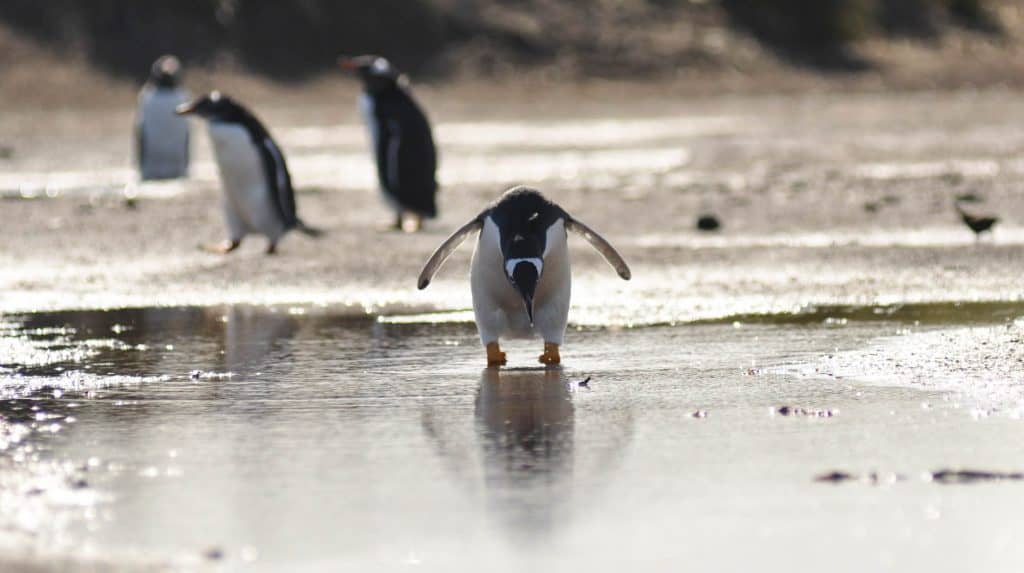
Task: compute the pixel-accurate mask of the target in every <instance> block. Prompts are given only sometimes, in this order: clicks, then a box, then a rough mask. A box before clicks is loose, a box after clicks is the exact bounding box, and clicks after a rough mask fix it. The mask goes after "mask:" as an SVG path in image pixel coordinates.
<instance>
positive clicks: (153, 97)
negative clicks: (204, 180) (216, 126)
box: [135, 55, 189, 180]
mask: <svg viewBox="0 0 1024 573" xmlns="http://www.w3.org/2000/svg"><path fill="white" fill-rule="evenodd" d="M180 83H181V63H180V62H179V61H178V58H176V57H174V56H170V55H168V56H161V57H160V58H159V59H158V60H157V61H156V62H154V63H153V67H152V69H151V70H150V74H149V79H148V80H147V81H146V83H145V85H143V86H142V89H141V90H140V91H139V97H138V112H137V113H136V116H135V157H136V162H137V164H138V167H139V175H140V177H141V178H142V179H143V180H151V179H176V178H179V177H185V176H186V175H187V174H188V155H189V149H188V143H189V128H188V120H187V119H185V118H183V117H178V116H177V115H175V114H174V110H175V109H176V108H177V107H178V106H179V105H181V104H183V103H185V102H187V101H188V100H189V94H188V92H187V91H185V90H184V89H183V88H182V87H181V86H180Z"/></svg>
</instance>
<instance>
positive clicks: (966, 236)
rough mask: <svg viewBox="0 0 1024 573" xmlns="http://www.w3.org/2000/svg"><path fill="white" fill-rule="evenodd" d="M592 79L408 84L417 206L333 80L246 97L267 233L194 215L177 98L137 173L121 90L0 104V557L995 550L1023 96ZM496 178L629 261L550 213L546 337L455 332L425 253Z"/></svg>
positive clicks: (104, 560) (1020, 241) (445, 289)
mask: <svg viewBox="0 0 1024 573" xmlns="http://www.w3.org/2000/svg"><path fill="white" fill-rule="evenodd" d="M615 97H616V96H614V94H613V95H608V94H605V95H604V96H603V99H602V100H601V101H600V102H598V103H595V102H593V101H587V100H586V98H585V97H582V96H581V98H582V99H581V102H580V105H579V106H575V107H574V106H571V105H567V104H565V103H557V102H540V103H536V104H527V103H525V102H523V101H509V102H507V105H502V106H497V105H494V102H490V103H489V104H488V105H487V106H484V105H482V104H479V103H477V104H474V105H467V106H465V107H460V106H459V105H458V104H457V103H452V102H449V101H444V100H442V99H441V98H439V97H437V94H431V93H430V92H429V91H427V92H426V93H425V94H424V99H425V103H426V105H427V107H428V109H437V110H439V111H438V112H436V114H435V115H434V119H435V121H436V123H437V135H438V141H439V146H440V149H441V164H442V169H441V174H440V178H441V181H442V185H443V190H442V195H441V197H440V205H441V216H440V218H439V219H437V220H435V221H430V222H428V224H427V227H426V230H425V231H424V232H423V233H421V234H418V235H404V234H396V233H385V232H379V231H378V230H377V228H378V227H380V226H381V224H382V223H384V222H386V221H387V220H388V219H389V218H390V216H389V214H388V213H387V211H386V210H385V209H384V208H383V206H382V204H381V201H380V199H379V198H378V197H377V195H376V192H375V191H374V189H373V168H372V164H371V163H370V161H369V159H368V157H367V156H366V151H365V135H364V134H363V131H362V128H361V127H360V126H359V125H358V124H357V123H356V114H355V110H354V106H351V105H349V102H344V103H338V102H333V101H331V102H321V103H320V104H317V105H309V106H305V107H302V108H285V107H275V106H274V105H272V104H270V103H268V104H266V105H265V106H259V107H258V108H257V109H258V111H260V113H261V115H263V116H264V117H265V119H266V120H267V123H268V124H269V125H270V126H271V131H272V132H273V133H274V134H275V135H276V136H277V137H278V139H279V140H280V142H281V144H282V148H283V149H284V151H285V153H286V155H287V157H288V160H289V165H290V167H291V171H292V174H293V178H294V179H295V181H296V184H297V186H298V204H299V212H300V214H301V215H302V217H303V218H304V219H305V220H306V221H307V222H308V223H309V224H311V225H314V226H316V227H319V228H322V229H324V230H325V231H326V234H325V236H324V237H322V238H321V239H319V240H312V239H308V238H306V237H301V236H289V237H288V238H286V239H285V240H284V241H283V242H282V244H281V245H280V249H279V254H278V255H277V256H273V257H267V256H264V255H263V254H262V250H263V246H264V245H263V243H262V240H261V239H259V238H250V239H248V240H247V241H246V242H245V243H244V244H243V245H242V248H241V249H240V251H239V252H237V253H235V254H233V255H231V256H228V257H221V256H214V255H211V254H207V253H203V252H200V251H199V250H198V249H197V248H196V246H197V245H198V244H199V243H202V242H214V241H216V240H218V239H221V238H222V233H223V223H222V221H221V220H220V213H219V211H218V207H217V205H218V201H219V199H218V192H219V191H218V188H217V182H216V174H215V170H214V166H213V164H212V163H211V159H210V156H209V151H208V148H207V145H206V141H205V135H204V134H202V132H199V134H198V135H197V137H195V138H194V139H195V141H196V147H195V152H196V154H195V161H194V164H193V170H192V177H191V178H190V179H187V180H183V181H175V182H165V183H156V184H154V183H141V184H140V183H138V182H137V181H135V176H134V175H133V173H132V170H131V168H130V162H129V157H130V138H129V137H127V134H129V133H130V131H129V128H130V125H131V116H130V113H126V112H124V111H112V110H103V109H97V110H92V111H90V112H88V113H84V112H78V113H76V112H74V111H71V110H64V111H59V110H53V111H51V112H48V113H46V114H43V113H33V112H30V111H26V112H24V113H21V114H6V115H5V116H4V117H2V118H0V137H2V138H3V140H2V141H0V145H2V146H3V147H4V148H5V149H6V148H10V149H11V150H12V151H11V153H10V154H4V155H3V156H2V157H0V243H2V247H0V546H2V547H3V551H2V552H0V569H3V570H15V571H20V570H28V571H35V570H42V571H49V570H66V569H68V568H92V569H93V570H100V571H106V570H110V571H135V570H142V571H151V570H172V571H177V570H205V569H212V570H229V571H235V570H239V571H280V570H301V571H320V570H323V571H337V570H351V571H365V570H402V569H408V568H413V567H415V568H419V569H423V570H430V571H451V570H465V569H469V568H471V567H472V568H473V569H479V568H480V567H481V566H483V567H485V568H486V569H488V570H495V571H519V570H523V569H528V568H539V569H543V570H551V569H554V568H556V567H557V568H563V569H569V570H593V571H609V570H619V569H621V568H623V567H625V566H629V567H633V568H637V569H640V570H647V571H661V570H666V569H672V568H678V564H682V563H701V564H708V565H709V566H711V568H713V569H716V570H741V569H742V570H749V569H751V568H754V567H756V568H758V569H762V570H767V571H775V570H790V569H792V567H793V563H794V556H798V558H799V563H818V564H827V565H828V566H829V567H830V568H833V569H838V570H841V571H864V570H904V569H915V570H916V569H923V568H928V569H929V570H933V571H954V570H965V569H978V570H987V571H1015V570H1018V569H1019V567H1017V565H1018V564H1020V563H1021V562H1022V561H1024V552H1022V550H1021V549H1020V548H1021V547H1022V545H1021V544H1020V543H1019V541H1020V539H1019V535H1018V533H1017V532H1018V530H1019V529H1020V527H1019V525H1020V518H1019V515H1021V510H1022V509H1024V507H1022V502H1021V500H1022V499H1024V496H1022V495H1021V493H1022V491H1024V490H1022V488H1024V484H1022V483H1021V481H1020V480H1019V479H1017V478H1016V477H1013V476H1019V474H1020V472H1022V471H1024V457H1022V455H1021V449H1020V446H1019V444H1021V443H1022V440H1021V438H1022V433H1024V421H1022V419H1021V418H1022V415H1024V375H1022V374H1021V372H1022V364H1024V351H1022V350H1020V348H1021V344H1020V343H1021V340H1022V339H1024V321H1022V320H1021V317H1022V316H1024V300H1022V299H1021V287H1020V275H1021V273H1020V268H1021V266H1020V253H1021V249H1022V246H1024V231H1022V229H1024V227H1022V226H1021V225H1020V221H1022V220H1024V199H1022V196H1021V195H1020V193H1019V190H1020V186H1021V185H1022V184H1024V163H1022V160H1021V157H1024V131H1022V130H1021V128H1019V127H1018V126H1021V125H1024V111H1022V108H1021V107H1020V106H1019V105H1017V102H1018V101H1019V97H1018V95H1017V94H1015V93H1013V92H1009V91H1000V90H991V91H981V92H960V93H941V94H940V93H917V94H900V95H898V96H887V95H880V94H811V95H806V96H799V97H797V96H787V97H783V96H763V97H758V96H730V97H723V98H716V99H710V98H708V99H701V98H692V99H688V100H678V101H677V100H669V99H665V98H662V99H656V98H654V97H653V96H651V95H649V94H647V95H644V96H643V97H640V96H638V97H636V98H627V99H628V101H627V99H623V100H622V101H618V102H615V101H614V99H615ZM627 103H628V105H627ZM499 107H500V108H501V109H504V110H506V112H505V113H504V114H489V113H486V110H487V109H492V108H493V109H497V108H499ZM481 110H484V111H481ZM508 110H511V111H508ZM624 110H626V111H624ZM524 118H527V119H525V120H524ZM514 183H529V184H531V185H534V186H536V187H538V188H540V189H541V190H543V191H545V192H546V193H547V194H548V195H549V196H551V197H552V198H553V199H555V200H556V201H558V202H559V203H560V204H561V205H562V206H564V207H565V208H566V209H567V210H568V211H569V212H571V213H573V214H574V215H575V216H576V217H578V218H579V219H581V220H583V221H584V222H586V223H587V224H588V225H590V226H592V227H594V228H596V229H598V230H599V231H600V232H601V233H602V234H603V235H604V236H605V237H607V238H608V239H609V240H610V241H611V242H612V243H613V244H614V245H615V246H616V247H617V248H618V249H619V250H620V251H621V252H622V254H623V255H624V257H625V258H626V260H627V261H628V262H629V263H630V265H631V267H632V270H633V277H634V278H633V280H631V281H629V282H624V281H621V280H619V279H618V278H617V277H616V276H615V274H614V272H613V271H612V270H611V269H610V268H608V267H607V265H606V264H605V263H604V262H603V261H602V260H601V258H600V256H599V255H597V254H596V253H593V252H592V251H590V249H589V248H588V247H587V246H586V245H585V243H583V242H582V241H575V240H571V250H572V256H573V265H574V284H573V307H572V310H571V312H570V327H569V332H568V333H567V335H566V343H565V345H564V347H563V348H562V356H563V361H564V364H563V367H562V368H559V369H543V368H541V367H540V365H539V364H537V361H536V359H537V355H538V354H540V352H541V350H542V348H541V346H540V343H539V342H537V341H533V342H530V341H510V342H509V343H508V345H507V348H505V350H506V351H507V352H508V356H509V367H508V368H504V369H501V370H493V369H485V368H483V365H484V362H485V360H484V354H483V350H482V349H481V348H480V346H479V342H478V340H477V337H476V333H475V329H474V326H473V324H472V313H471V312H470V311H469V308H470V298H469V289H468V285H467V280H466V278H467V274H468V261H469V257H470V253H471V250H472V249H471V247H470V246H469V245H466V246H464V247H462V249H460V250H459V251H458V252H457V253H456V254H455V255H454V256H453V257H452V259H451V260H449V261H448V263H447V264H446V265H445V267H444V268H443V269H442V270H441V271H440V273H439V274H438V275H437V277H436V279H435V281H434V282H433V283H432V284H431V285H430V287H429V288H428V289H426V290H424V291H417V290H416V288H415V277H416V276H417V274H418V272H419V270H420V266H421V265H422V264H423V262H424V261H425V260H426V258H427V257H428V256H429V254H430V252H431V251H432V250H433V249H434V248H435V247H436V246H437V245H438V244H439V243H440V242H441V241H442V240H443V239H444V238H445V237H446V236H447V234H448V233H449V232H450V231H451V230H452V229H454V228H457V227H458V226H459V225H461V224H462V223H463V222H465V221H466V220H468V219H469V218H471V217H473V216H474V215H476V214H477V213H478V212H479V210H480V209H481V208H482V207H483V206H484V205H485V204H486V203H487V202H489V201H491V200H493V199H494V198H495V197H497V195H498V194H499V193H500V192H501V191H502V190H503V189H504V188H505V187H507V186H509V185H511V184H514ZM957 197H970V198H972V199H974V200H973V201H971V202H964V203H963V205H964V208H965V209H967V210H969V211H971V212H972V213H978V214H997V215H998V216H999V217H1000V218H1001V221H1000V223H999V224H998V225H997V226H996V228H995V230H994V233H993V234H992V235H985V236H982V237H981V238H980V240H976V239H975V237H974V236H973V234H972V233H971V232H970V230H969V229H967V228H966V227H964V226H963V225H962V224H961V222H960V220H959V218H958V216H957V214H956V213H955V211H954V209H953V201H954V200H955V199H956V198H957ZM702 215H713V216H714V217H715V218H716V219H717V220H719V221H720V223H721V228H720V229H719V230H717V231H714V232H702V231H699V230H698V229H697V228H696V225H697V220H698V217H700V216H702ZM584 381H586V383H585V384H582V383H583V382H584ZM847 481H848V482H852V483H850V484H848V485H849V486H848V487H847V486H844V487H831V486H830V485H829V482H835V483H840V482H847ZM823 482H824V483H823ZM854 483H858V484H867V485H870V486H872V487H856V486H854ZM737 544H742V551H736V550H735V548H736V546H737Z"/></svg>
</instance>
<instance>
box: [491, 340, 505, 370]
mask: <svg viewBox="0 0 1024 573" xmlns="http://www.w3.org/2000/svg"><path fill="white" fill-rule="evenodd" d="M506 362H508V361H507V360H505V353H504V352H502V351H501V348H500V347H499V346H498V343H497V342H488V343H487V365H488V366H504V365H505V363H506Z"/></svg>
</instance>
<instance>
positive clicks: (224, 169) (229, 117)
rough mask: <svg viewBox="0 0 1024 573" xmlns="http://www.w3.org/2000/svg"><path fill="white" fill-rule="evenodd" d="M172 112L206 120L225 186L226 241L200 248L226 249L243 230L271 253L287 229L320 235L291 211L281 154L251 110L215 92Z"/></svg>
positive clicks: (291, 195)
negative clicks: (258, 238) (261, 238)
mask: <svg viewBox="0 0 1024 573" xmlns="http://www.w3.org/2000/svg"><path fill="white" fill-rule="evenodd" d="M177 112H178V114H179V115H197V116H199V117H202V118H203V119H205V120H207V122H208V128H209V132H210V140H211V141H212V142H213V154H214V156H215V157H216V159H217V167H218V169H219V171H220V180H221V184H222V185H223V187H224V199H223V203H222V206H223V209H224V218H225V220H226V221H227V226H228V239H227V240H226V241H224V242H223V243H220V244H217V245H206V246H204V247H203V248H204V249H206V250H208V251H211V252H216V253H230V252H231V251H233V250H235V249H237V248H238V246H239V245H240V244H241V243H242V239H243V238H244V237H245V236H246V235H247V234H249V233H257V234H261V235H264V236H265V237H267V240H268V241H270V243H269V244H268V246H267V254H274V252H276V250H277V243H278V241H280V240H281V237H282V236H284V234H285V233H287V232H288V231H290V230H292V229H296V230H298V231H300V232H302V233H304V234H306V235H309V236H318V235H319V234H320V231H318V230H316V229H312V228H310V227H307V226H306V225H305V224H304V223H303V222H302V221H301V220H300V219H299V218H298V216H297V215H296V213H295V192H294V191H293V189H292V180H291V177H290V176H289V174H288V166H287V165H286V164H285V161H284V154H282V153H281V148H280V147H278V145H277V143H276V142H275V141H274V139H273V138H272V137H271V136H270V133H269V132H268V131H267V128H265V127H263V124H262V123H260V121H259V120H258V119H256V116H254V115H253V114H252V112H250V111H249V110H248V109H246V108H245V107H244V106H242V104H240V103H238V102H236V101H235V100H233V99H231V98H230V97H228V96H226V95H223V94H221V93H220V92H217V91H214V92H210V93H209V94H207V95H205V96H202V97H200V98H198V99H196V100H194V101H192V102H191V103H187V104H184V105H181V106H179V107H178V110H177Z"/></svg>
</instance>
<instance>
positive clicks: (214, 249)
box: [200, 239, 242, 255]
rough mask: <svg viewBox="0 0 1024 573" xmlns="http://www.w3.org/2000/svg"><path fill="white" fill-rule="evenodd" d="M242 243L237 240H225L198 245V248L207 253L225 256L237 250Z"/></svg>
mask: <svg viewBox="0 0 1024 573" xmlns="http://www.w3.org/2000/svg"><path fill="white" fill-rule="evenodd" d="M241 244H242V241H241V240H239V239H226V240H224V241H221V242H219V243H212V244H209V243H208V244H205V245H200V248H201V249H202V250H204V251H206V252H208V253H216V254H218V255H226V254H228V253H230V252H231V251H233V250H235V249H237V248H238V245H241Z"/></svg>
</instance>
